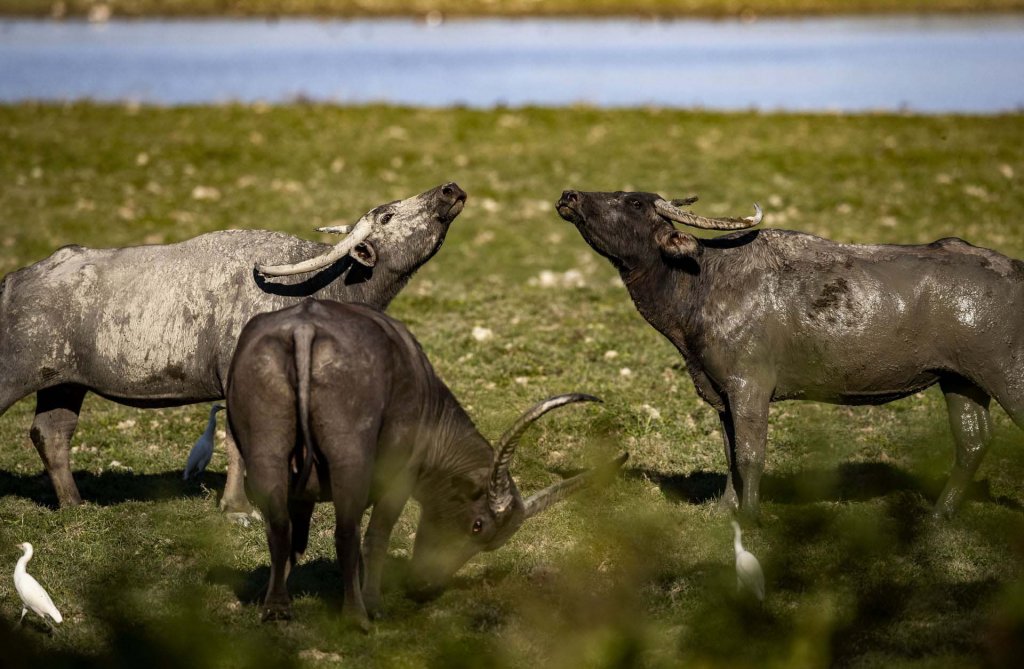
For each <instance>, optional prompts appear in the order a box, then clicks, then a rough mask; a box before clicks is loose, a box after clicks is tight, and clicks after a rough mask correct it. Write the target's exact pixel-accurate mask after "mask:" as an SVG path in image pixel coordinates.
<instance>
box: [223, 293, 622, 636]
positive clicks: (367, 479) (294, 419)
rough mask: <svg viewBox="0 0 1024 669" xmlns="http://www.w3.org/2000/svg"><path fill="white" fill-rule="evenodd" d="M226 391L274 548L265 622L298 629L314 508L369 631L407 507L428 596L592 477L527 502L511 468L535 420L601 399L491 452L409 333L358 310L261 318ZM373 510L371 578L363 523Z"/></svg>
mask: <svg viewBox="0 0 1024 669" xmlns="http://www.w3.org/2000/svg"><path fill="white" fill-rule="evenodd" d="M229 379H230V380H229V382H228V390H227V405H228V420H229V421H230V423H231V426H232V430H233V431H234V433H235V437H236V439H237V440H238V446H239V449H240V450H241V453H242V458H243V459H244V460H245V466H246V485H247V488H248V490H249V493H250V495H252V499H253V501H254V503H255V504H256V506H257V507H258V508H259V509H260V510H261V511H262V513H263V517H264V520H265V522H266V526H267V541H268V543H269V545H270V561H271V568H270V583H269V585H268V588H267V595H266V600H265V603H264V613H263V616H264V620H268V619H281V618H288V617H290V603H289V597H288V591H287V588H286V585H285V581H286V579H287V577H288V573H289V571H290V569H291V567H292V566H293V565H294V564H295V562H296V561H297V560H298V558H299V557H301V555H302V554H303V553H304V552H305V550H306V546H307V542H308V538H309V522H310V516H311V514H312V513H313V505H314V504H315V503H316V502H317V501H321V500H323V501H326V500H331V501H333V502H334V512H335V522H336V526H335V534H334V542H335V548H336V550H337V556H338V563H339V566H340V567H341V573H342V586H343V592H344V610H345V612H346V614H347V615H349V616H351V617H352V618H354V620H355V621H356V622H358V623H359V624H360V625H361V626H362V627H363V628H364V629H365V628H366V625H367V611H369V612H371V613H372V612H374V611H376V609H377V607H378V603H379V596H380V582H381V572H382V569H383V566H384V558H385V556H386V553H387V547H388V542H389V539H390V536H391V530H392V528H393V527H394V524H395V522H396V521H397V519H398V516H399V514H400V513H401V511H402V508H403V507H404V506H405V503H406V501H407V500H408V499H409V497H410V496H412V497H415V498H416V499H417V500H418V501H419V503H420V505H421V507H422V512H421V516H420V524H419V528H418V529H417V531H416V543H415V546H414V550H413V557H412V565H411V575H410V581H409V584H410V590H411V592H412V593H413V594H414V595H430V594H433V593H436V592H437V591H438V590H439V589H440V588H442V587H443V586H444V585H445V583H446V582H447V580H448V579H449V578H450V577H451V575H452V574H454V573H455V571H456V570H457V569H458V568H459V567H460V566H462V565H463V564H464V563H465V562H466V560H468V559H469V558H471V557H472V556H473V555H475V554H476V553H478V552H480V551H482V550H494V549H495V548H498V547H500V546H501V545H502V544H504V543H505V542H506V541H508V539H509V537H510V536H512V534H513V533H514V532H515V531H516V529H517V528H518V527H519V526H520V525H521V524H522V522H523V521H524V520H526V519H527V518H529V517H531V516H533V515H535V514H537V513H539V512H540V511H542V510H544V509H545V508H547V507H548V506H550V505H551V504H553V503H554V502H555V501H557V500H558V499H560V498H562V497H564V496H565V495H567V494H569V493H570V492H571V491H573V490H575V489H577V488H579V487H581V486H582V485H584V484H586V483H587V482H588V481H589V480H590V479H591V478H592V476H593V472H586V473H583V474H580V475H578V476H575V477H573V478H569V479H566V480H564V481H562V482H560V483H556V484H554V485H552V486H551V487H549V488H547V489H545V490H543V491H541V492H539V493H537V494H535V495H533V496H532V497H529V498H527V499H525V500H524V499H522V497H521V496H520V494H519V491H518V490H517V488H516V485H515V482H514V481H513V480H512V476H511V474H510V473H509V463H510V461H511V460H512V455H513V453H514V452H515V449H516V445H517V444H518V442H519V438H520V436H521V435H522V433H523V431H524V430H525V429H526V428H527V427H528V426H529V425H530V424H531V423H532V422H533V421H534V420H536V419H537V418H539V417H540V416H542V415H543V414H544V413H546V412H547V411H549V410H551V409H554V408H556V407H559V406H562V405H565V404H569V403H571V402H586V401H597V398H594V397H591V396H589V395H576V394H573V395H561V396H559V397H553V398H551V399H549V400H547V401H545V402H541V403H540V404H538V405H536V406H535V407H533V408H532V409H530V410H529V411H527V412H526V413H525V414H523V416H522V417H521V418H519V420H517V421H516V422H515V423H514V424H513V426H512V427H511V428H510V429H509V430H508V432H506V433H505V434H504V436H502V437H501V440H500V441H499V442H498V445H497V449H496V450H495V449H494V448H492V447H491V445H490V444H489V443H488V442H487V440H486V439H485V438H484V437H483V436H482V435H481V434H480V433H479V432H478V431H477V429H476V427H475V426H474V425H473V421H472V420H471V419H470V418H469V416H468V415H466V412H465V411H464V410H463V408H462V407H461V406H460V405H459V402H458V400H456V399H455V397H454V396H453V395H452V393H451V391H450V390H449V389H448V387H447V386H446V385H445V384H444V382H443V381H441V379H439V378H438V377H437V375H436V374H435V372H434V369H433V367H431V365H430V362H429V361H428V360H427V357H426V356H425V355H424V354H423V351H422V350H421V349H420V346H419V344H418V343H417V341H416V340H415V339H414V338H413V336H412V335H411V334H410V333H409V331H408V330H407V329H406V328H405V326H403V325H402V324H401V323H399V322H398V321H395V320H394V319H392V318H389V317H387V316H385V315H384V314H382V313H381V312H379V311H377V310H375V309H372V308H370V307H367V306H364V305H356V304H341V303H339V302H331V301H320V300H310V301H308V302H305V303H303V304H299V305H296V306H293V307H289V308H287V309H283V310H281V311H277V312H273V313H269V314H263V315H260V316H257V317H255V318H253V320H252V321H250V322H249V324H248V325H247V326H246V327H245V329H244V330H242V334H241V336H240V338H239V341H238V348H237V350H236V351H235V357H234V360H233V361H232V363H231V372H230V375H229ZM624 461H625V457H624V456H622V457H620V458H619V459H617V460H615V461H613V462H612V463H611V464H610V465H609V466H607V468H608V469H609V470H612V471H614V470H615V469H617V468H618V467H619V466H620V465H621V464H622V462H624ZM370 505H373V513H372V514H371V516H370V522H369V525H368V527H367V530H366V550H365V571H364V569H363V566H364V565H363V562H362V558H361V555H360V538H359V523H360V519H361V518H362V515H363V512H364V510H365V509H366V508H367V507H368V506H370ZM361 573H362V575H363V579H362V586H361V587H360V574H361Z"/></svg>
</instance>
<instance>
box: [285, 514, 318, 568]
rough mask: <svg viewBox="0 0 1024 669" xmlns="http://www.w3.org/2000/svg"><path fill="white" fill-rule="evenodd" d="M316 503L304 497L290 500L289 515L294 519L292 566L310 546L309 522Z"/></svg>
mask: <svg viewBox="0 0 1024 669" xmlns="http://www.w3.org/2000/svg"><path fill="white" fill-rule="evenodd" d="M315 505H316V503H315V502H312V501H310V500H304V499H301V500H300V499H292V500H289V502H288V515H289V517H290V518H291V521H292V553H291V560H290V564H291V565H292V566H294V565H295V564H297V563H298V561H299V559H300V558H302V556H303V555H304V554H305V553H306V548H307V547H308V546H309V524H310V521H311V520H312V518H313V507H314V506H315Z"/></svg>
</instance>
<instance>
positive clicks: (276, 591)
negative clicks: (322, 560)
mask: <svg viewBox="0 0 1024 669" xmlns="http://www.w3.org/2000/svg"><path fill="white" fill-rule="evenodd" d="M262 464H264V462H263V461H261V460H257V461H256V463H254V465H253V466H252V467H250V477H249V478H250V481H249V486H250V489H251V490H252V491H253V497H254V498H255V499H256V500H257V502H258V504H259V507H260V510H261V511H262V512H263V519H264V522H265V527H266V532H267V545H268V546H269V548H270V582H269V583H268V584H267V595H266V598H265V599H264V600H263V620H264V622H266V621H268V620H289V619H291V617H292V607H291V597H289V596H288V585H287V580H288V574H289V572H290V571H291V563H292V556H293V548H292V522H291V514H290V513H289V508H288V507H289V504H288V468H287V466H286V465H285V464H284V463H279V464H280V466H277V467H273V466H269V465H272V464H273V463H271V462H268V463H266V464H267V465H268V466H266V467H261V465H262Z"/></svg>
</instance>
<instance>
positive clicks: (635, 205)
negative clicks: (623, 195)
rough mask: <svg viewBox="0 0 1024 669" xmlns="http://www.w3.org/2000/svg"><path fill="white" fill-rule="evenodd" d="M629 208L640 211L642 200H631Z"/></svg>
mask: <svg viewBox="0 0 1024 669" xmlns="http://www.w3.org/2000/svg"><path fill="white" fill-rule="evenodd" d="M629 206H631V207H633V208H634V209H640V200H630V201H629Z"/></svg>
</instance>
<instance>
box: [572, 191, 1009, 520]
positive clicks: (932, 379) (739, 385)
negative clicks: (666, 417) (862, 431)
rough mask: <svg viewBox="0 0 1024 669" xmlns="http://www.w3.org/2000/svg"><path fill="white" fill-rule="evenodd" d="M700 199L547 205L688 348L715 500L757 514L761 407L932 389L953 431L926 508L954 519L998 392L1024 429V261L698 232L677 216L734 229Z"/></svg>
mask: <svg viewBox="0 0 1024 669" xmlns="http://www.w3.org/2000/svg"><path fill="white" fill-rule="evenodd" d="M695 199H696V198H691V199H688V200H673V201H666V200H665V199H663V198H662V197H660V196H658V195H656V194H654V193H626V192H614V193H593V192H591V193H587V192H580V191H575V190H567V191H565V192H563V193H562V197H561V199H559V201H558V204H557V209H558V213H559V214H560V215H561V216H562V218H564V219H566V220H567V221H570V222H571V223H573V224H574V225H575V226H576V228H577V229H578V230H579V231H580V233H581V234H582V235H583V238H584V239H585V240H586V241H587V243H589V244H590V245H591V246H592V247H593V248H594V250H596V251H597V252H598V253H600V254H601V255H603V256H605V257H606V258H608V259H609V260H610V261H611V262H612V264H613V265H614V266H615V267H616V269H618V271H619V273H620V275H621V277H622V280H623V282H624V283H625V285H626V288H627V289H628V290H629V294H630V296H631V297H632V298H633V302H634V303H635V304H636V307H637V309H638V310H639V311H640V313H641V314H642V315H643V316H644V318H646V319H647V321H648V322H649V323H650V324H651V325H653V326H654V327H655V328H656V329H657V330H658V331H659V332H661V333H662V334H663V335H664V336H665V337H667V338H668V339H669V341H671V342H672V343H673V344H674V345H675V346H676V348H677V349H678V350H679V352H680V353H682V355H683V357H684V359H685V360H686V367H687V370H688V371H689V373H690V376H691V378H692V379H693V382H694V384H695V386H696V388H697V392H698V394H699V395H700V396H701V397H702V398H703V399H704V400H705V401H706V402H708V404H710V405H711V406H713V407H714V408H715V409H716V410H717V411H718V413H719V417H720V419H721V424H722V434H723V437H724V441H725V454H726V461H727V463H728V468H729V473H728V478H727V482H726V489H725V494H724V497H723V502H724V503H725V504H726V505H728V506H731V507H737V506H739V503H740V498H739V496H738V495H737V488H738V489H739V492H740V494H741V496H742V510H743V511H744V512H745V513H747V514H749V515H751V516H756V515H757V513H758V502H759V499H758V485H759V482H760V479H761V473H762V471H763V469H764V461H765V442H766V439H767V434H768V406H769V403H771V402H775V401H779V400H787V399H807V400H817V401H822V402H832V403H836V404H882V403H884V402H889V401H891V400H894V399H897V398H900V397H905V396H907V395H910V394H913V393H916V392H919V391H921V390H923V389H925V388H927V387H929V386H931V385H933V384H936V383H938V384H939V386H940V388H941V389H942V392H943V393H944V394H945V398H946V406H947V409H948V411H949V421H950V425H951V426H952V430H953V436H954V439H955V441H956V460H955V464H954V467H953V473H952V476H951V477H950V479H949V482H948V483H947V485H946V487H945V490H944V491H943V492H942V494H941V496H940V498H939V500H938V503H937V506H936V513H938V514H941V515H946V516H949V515H952V514H953V513H955V511H956V509H957V508H958V507H959V505H960V504H961V502H962V501H963V498H964V494H965V491H966V489H967V487H968V485H969V484H970V481H971V479H972V478H973V476H974V473H975V471H976V470H977V468H978V465H979V463H980V462H981V459H982V456H983V455H984V453H985V450H986V448H987V446H988V443H989V440H990V438H991V434H992V427H991V419H990V417H989V410H988V407H989V402H990V399H992V398H994V399H995V400H996V401H997V402H998V403H999V404H1000V405H1001V406H1002V407H1003V408H1004V409H1005V410H1006V412H1007V413H1008V414H1009V415H1010V417H1011V418H1012V419H1013V421H1014V422H1015V423H1016V424H1017V425H1018V426H1020V427H1024V263H1022V262H1021V261H1019V260H1014V259H1012V258H1008V257H1006V256H1003V255H1001V254H999V253H997V252H995V251H990V250H988V249H983V248H978V247H975V246H972V245H970V244H968V243H967V242H965V241H963V240H961V239H956V238H949V239H941V240H939V241H936V242H933V243H931V244H926V245H919V246H902V245H859V244H841V243H837V242H834V241H830V240H827V239H822V238H820V237H815V236H813V235H808V234H804V233H801V232H794V231H790V230H773V229H761V230H743V231H738V232H734V233H732V234H728V235H724V236H721V237H718V238H715V239H698V238H696V237H694V236H692V235H689V234H687V233H685V232H683V231H681V230H677V229H676V228H675V227H674V225H673V223H682V224H684V225H690V226H695V227H698V228H705V229H716V230H737V229H742V228H749V227H752V226H754V225H756V224H757V223H759V222H760V220H761V214H760V210H758V211H757V214H756V215H755V216H753V217H750V218H746V219H743V218H706V217H703V216H699V215H697V214H694V213H692V212H691V211H688V210H686V209H684V207H685V206H686V205H689V204H692V202H693V201H694V200H695Z"/></svg>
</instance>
